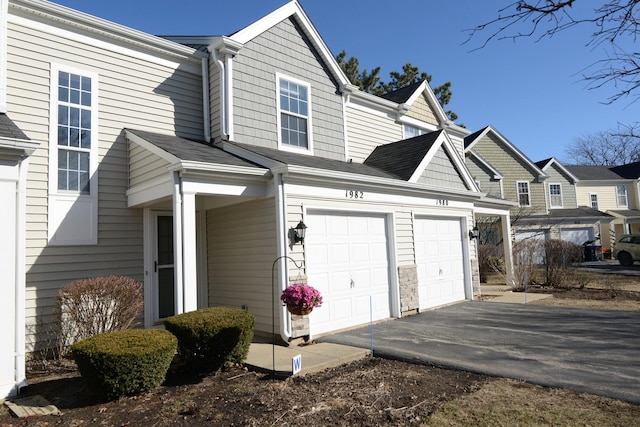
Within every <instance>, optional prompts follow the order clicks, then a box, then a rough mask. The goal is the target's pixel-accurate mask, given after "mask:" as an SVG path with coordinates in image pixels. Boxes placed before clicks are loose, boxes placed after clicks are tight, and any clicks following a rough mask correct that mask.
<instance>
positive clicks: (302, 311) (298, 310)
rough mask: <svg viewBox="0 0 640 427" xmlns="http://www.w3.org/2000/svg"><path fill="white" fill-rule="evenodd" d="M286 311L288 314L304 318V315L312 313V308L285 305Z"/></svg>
mask: <svg viewBox="0 0 640 427" xmlns="http://www.w3.org/2000/svg"><path fill="white" fill-rule="evenodd" d="M287 310H289V313H291V314H297V315H298V316H304V315H306V314H309V313H311V312H312V311H313V307H309V308H303V307H302V306H301V305H293V304H287Z"/></svg>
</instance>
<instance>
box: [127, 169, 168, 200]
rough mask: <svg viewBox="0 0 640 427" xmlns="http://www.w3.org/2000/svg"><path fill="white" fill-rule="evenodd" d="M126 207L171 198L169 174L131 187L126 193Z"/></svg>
mask: <svg viewBox="0 0 640 427" xmlns="http://www.w3.org/2000/svg"><path fill="white" fill-rule="evenodd" d="M126 196H127V207H129V208H132V207H135V206H141V205H144V204H147V203H152V202H157V201H158V200H161V199H165V198H170V197H172V196H173V180H172V177H171V174H167V175H166V176H165V177H163V178H158V179H155V180H153V181H150V182H145V183H144V184H140V185H136V186H134V187H131V188H129V189H128V190H127V192H126Z"/></svg>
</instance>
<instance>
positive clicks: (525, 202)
mask: <svg viewBox="0 0 640 427" xmlns="http://www.w3.org/2000/svg"><path fill="white" fill-rule="evenodd" d="M516 186H517V188H518V205H519V206H521V207H527V206H531V198H530V197H529V182H528V181H518V182H517V183H516Z"/></svg>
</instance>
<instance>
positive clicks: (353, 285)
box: [350, 279, 356, 289]
mask: <svg viewBox="0 0 640 427" xmlns="http://www.w3.org/2000/svg"><path fill="white" fill-rule="evenodd" d="M350 285H351V289H353V288H355V287H356V282H354V281H353V279H351V284H350Z"/></svg>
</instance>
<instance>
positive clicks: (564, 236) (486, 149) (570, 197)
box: [465, 126, 612, 262]
mask: <svg viewBox="0 0 640 427" xmlns="http://www.w3.org/2000/svg"><path fill="white" fill-rule="evenodd" d="M465 154H466V156H465V158H466V163H467V167H468V168H469V170H470V172H471V174H472V175H473V176H474V180H475V181H476V182H477V184H478V186H479V187H480V189H481V190H482V191H486V192H487V193H488V195H490V196H492V197H498V198H503V199H506V200H510V201H512V202H514V203H515V204H516V206H514V207H512V209H511V221H512V227H513V233H514V238H515V240H523V239H534V240H538V241H544V240H547V239H561V240H564V241H569V242H572V243H576V244H578V245H582V244H584V243H586V242H590V243H591V244H594V243H595V244H600V241H599V238H600V236H601V234H602V229H603V227H604V228H606V227H608V224H609V222H610V221H611V220H612V217H611V216H609V215H607V214H604V213H602V212H599V211H598V210H597V209H591V208H590V207H589V208H587V207H579V206H578V203H577V192H576V191H577V190H576V186H577V184H578V182H579V179H578V178H577V177H576V176H575V175H574V174H572V173H571V172H570V170H569V169H568V168H567V167H565V166H563V165H562V164H561V163H560V162H559V161H558V160H556V159H555V158H549V159H546V160H543V161H540V162H536V163H534V162H533V161H531V160H530V159H529V158H528V157H527V156H526V155H525V154H524V153H522V151H520V150H519V149H518V148H517V147H516V146H515V145H513V144H512V143H511V142H510V141H509V140H507V139H506V138H505V137H504V136H503V135H501V134H500V133H499V132H498V131H497V130H495V129H494V128H493V127H491V126H487V127H485V128H483V129H481V130H479V131H477V132H475V133H473V134H471V135H469V136H467V137H466V138H465ZM488 222H489V223H491V221H490V217H489V220H488ZM487 234H488V236H489V237H492V239H489V240H492V241H489V242H487V243H498V242H497V241H496V240H499V239H502V236H499V238H498V239H495V238H493V236H495V233H487ZM538 262H542V258H541V257H538Z"/></svg>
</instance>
